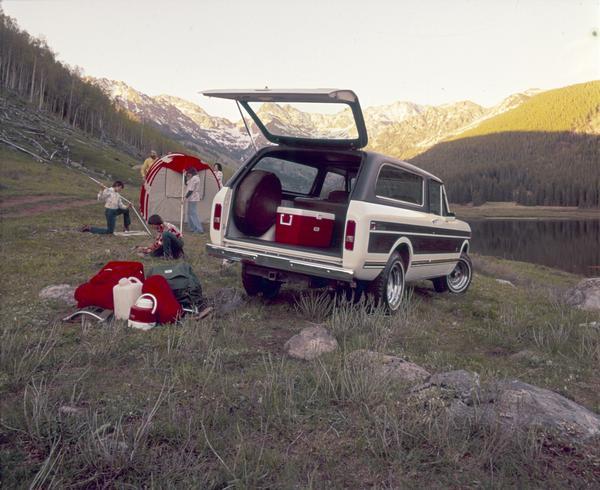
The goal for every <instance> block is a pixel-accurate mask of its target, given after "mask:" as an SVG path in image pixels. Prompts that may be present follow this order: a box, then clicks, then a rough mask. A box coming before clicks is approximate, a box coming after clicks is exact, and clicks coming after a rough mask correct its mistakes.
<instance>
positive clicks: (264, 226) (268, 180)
mask: <svg viewBox="0 0 600 490" xmlns="http://www.w3.org/2000/svg"><path fill="white" fill-rule="evenodd" d="M280 203H281V182H280V181H279V179H278V178H277V176H276V175H275V174H273V173H271V172H265V171H264V170H253V171H252V172H250V173H249V174H248V175H247V176H246V178H245V179H244V180H243V181H242V183H241V184H240V185H239V186H238V188H237V190H236V193H235V199H234V203H233V219H234V221H235V225H236V226H237V227H238V229H239V230H240V231H241V232H242V233H244V234H246V235H249V236H260V235H262V234H264V233H265V232H266V231H267V230H268V229H269V228H271V226H273V225H274V224H275V221H276V220H277V207H278V206H279V205H280Z"/></svg>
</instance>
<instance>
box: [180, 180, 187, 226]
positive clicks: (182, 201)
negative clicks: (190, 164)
mask: <svg viewBox="0 0 600 490" xmlns="http://www.w3.org/2000/svg"><path fill="white" fill-rule="evenodd" d="M184 192H185V172H182V173H181V213H180V215H179V231H180V232H181V233H183V206H184V203H185V201H184V200H183V199H184V194H183V193H184ZM188 224H189V223H188Z"/></svg>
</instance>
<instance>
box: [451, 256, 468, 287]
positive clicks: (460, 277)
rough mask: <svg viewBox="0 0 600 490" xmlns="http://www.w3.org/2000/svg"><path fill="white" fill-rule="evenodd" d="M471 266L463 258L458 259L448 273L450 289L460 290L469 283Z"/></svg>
mask: <svg viewBox="0 0 600 490" xmlns="http://www.w3.org/2000/svg"><path fill="white" fill-rule="evenodd" d="M470 279H471V268H470V267H469V264H467V263H466V262H465V261H464V260H459V261H458V264H456V267H455V268H454V270H453V271H452V272H451V273H450V274H448V287H449V288H450V289H451V290H452V291H461V290H463V289H464V288H466V287H467V286H468V285H469V280H470Z"/></svg>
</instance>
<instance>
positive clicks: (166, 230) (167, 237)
mask: <svg viewBox="0 0 600 490" xmlns="http://www.w3.org/2000/svg"><path fill="white" fill-rule="evenodd" d="M148 224H149V225H152V227H153V228H154V229H155V230H156V238H155V240H154V243H153V244H152V245H150V246H149V247H143V246H142V247H137V250H138V251H139V252H140V253H141V254H144V255H151V256H152V257H164V258H165V259H178V258H179V257H181V256H182V255H183V234H182V233H181V231H179V229H178V228H177V227H176V226H175V225H173V224H171V223H167V222H166V221H163V219H162V218H161V217H160V216H159V215H158V214H153V215H152V216H150V217H149V218H148Z"/></svg>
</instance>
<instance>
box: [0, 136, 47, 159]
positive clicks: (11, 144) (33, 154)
mask: <svg viewBox="0 0 600 490" xmlns="http://www.w3.org/2000/svg"><path fill="white" fill-rule="evenodd" d="M0 141H1V142H2V143H5V144H7V145H8V146H12V147H13V148H16V149H17V150H19V151H22V152H23V153H27V154H28V155H31V156H32V157H34V158H36V159H37V160H38V161H39V162H42V163H46V162H47V160H46V159H45V158H44V157H41V156H40V155H36V154H35V153H33V152H32V151H29V150H27V149H25V148H22V147H20V146H19V145H15V144H14V143H13V142H12V141H10V140H7V139H5V138H2V137H0Z"/></svg>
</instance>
